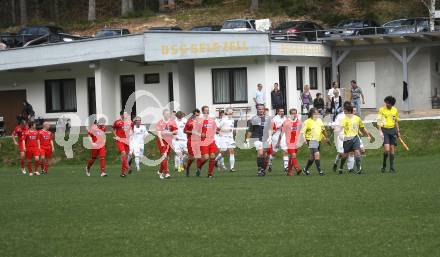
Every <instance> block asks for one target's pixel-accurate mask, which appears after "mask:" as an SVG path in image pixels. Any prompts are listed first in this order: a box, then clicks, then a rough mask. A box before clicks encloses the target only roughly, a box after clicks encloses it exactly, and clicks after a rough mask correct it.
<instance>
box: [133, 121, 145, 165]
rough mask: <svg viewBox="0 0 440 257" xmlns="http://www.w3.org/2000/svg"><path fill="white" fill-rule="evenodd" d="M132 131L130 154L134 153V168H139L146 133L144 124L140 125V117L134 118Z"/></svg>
mask: <svg viewBox="0 0 440 257" xmlns="http://www.w3.org/2000/svg"><path fill="white" fill-rule="evenodd" d="M134 124H135V125H134V127H133V133H132V134H131V136H130V154H129V156H133V155H134V161H135V163H136V170H137V171H139V170H140V162H141V158H142V156H143V155H144V145H145V137H146V136H147V134H148V131H147V128H146V127H145V125H142V121H141V118H140V117H136V118H135V120H134Z"/></svg>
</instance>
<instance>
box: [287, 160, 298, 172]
mask: <svg viewBox="0 0 440 257" xmlns="http://www.w3.org/2000/svg"><path fill="white" fill-rule="evenodd" d="M292 167H293V168H295V171H299V164H298V159H297V158H296V157H290V158H289V167H288V170H289V172H292Z"/></svg>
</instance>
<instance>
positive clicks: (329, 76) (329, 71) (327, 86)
mask: <svg viewBox="0 0 440 257" xmlns="http://www.w3.org/2000/svg"><path fill="white" fill-rule="evenodd" d="M324 73H325V74H324V77H325V89H330V88H332V68H330V67H325V69H324Z"/></svg>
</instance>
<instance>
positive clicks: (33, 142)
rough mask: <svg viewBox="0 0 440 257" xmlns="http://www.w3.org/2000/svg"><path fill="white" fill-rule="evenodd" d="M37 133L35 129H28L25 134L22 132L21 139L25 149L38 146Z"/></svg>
mask: <svg viewBox="0 0 440 257" xmlns="http://www.w3.org/2000/svg"><path fill="white" fill-rule="evenodd" d="M38 135H39V133H38V131H37V130H28V131H27V132H26V134H24V137H23V140H24V142H25V145H26V148H27V149H30V148H37V147H38Z"/></svg>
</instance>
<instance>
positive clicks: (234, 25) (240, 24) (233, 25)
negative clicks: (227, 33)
mask: <svg viewBox="0 0 440 257" xmlns="http://www.w3.org/2000/svg"><path fill="white" fill-rule="evenodd" d="M246 24H247V22H246V21H226V22H225V24H223V28H224V29H241V28H246Z"/></svg>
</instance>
